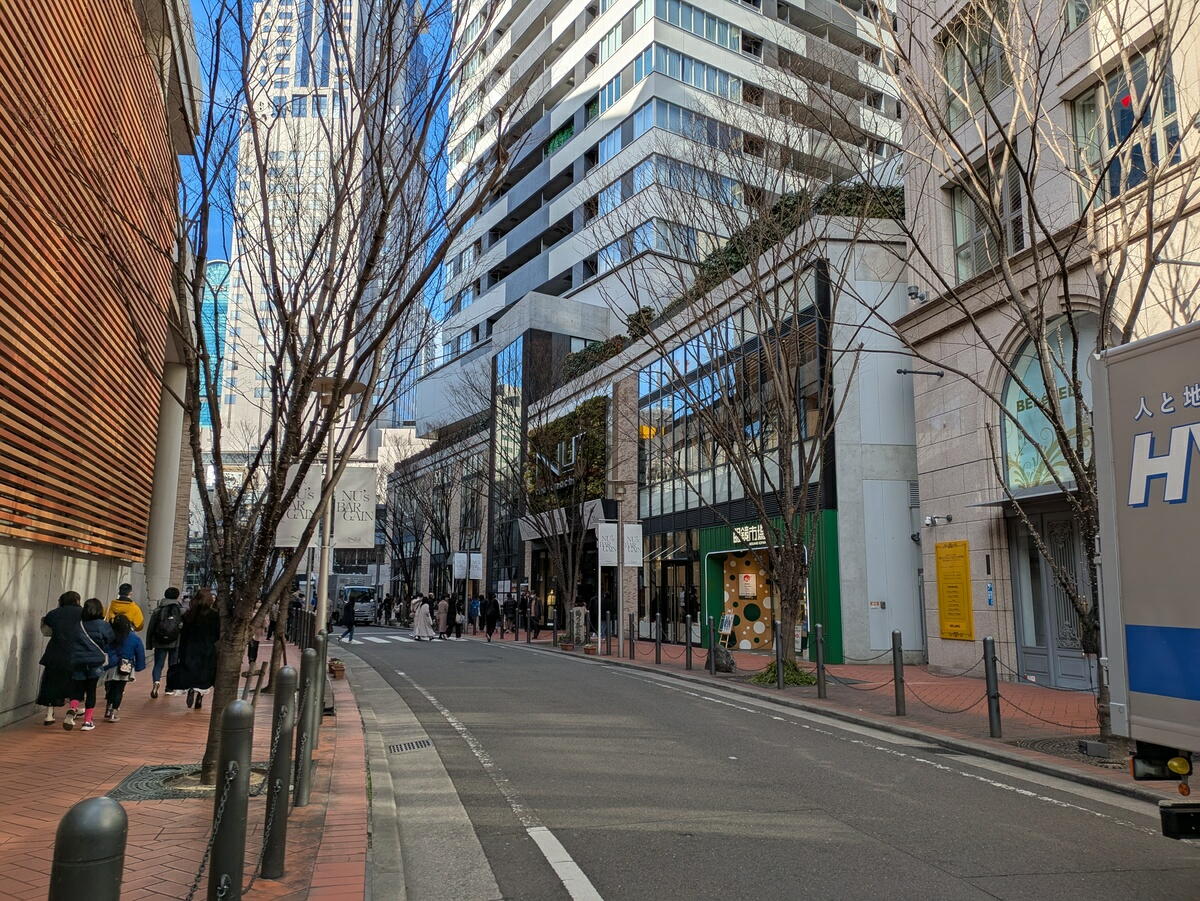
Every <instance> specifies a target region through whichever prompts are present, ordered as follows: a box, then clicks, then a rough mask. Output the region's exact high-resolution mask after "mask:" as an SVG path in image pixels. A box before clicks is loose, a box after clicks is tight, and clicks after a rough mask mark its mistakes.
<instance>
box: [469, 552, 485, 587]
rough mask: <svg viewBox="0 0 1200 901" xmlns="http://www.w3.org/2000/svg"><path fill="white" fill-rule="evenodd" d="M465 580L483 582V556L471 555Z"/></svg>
mask: <svg viewBox="0 0 1200 901" xmlns="http://www.w3.org/2000/svg"><path fill="white" fill-rule="evenodd" d="M467 578H469V579H475V580H476V581H483V554H472V555H471V560H470V566H469V567H468V573H467Z"/></svg>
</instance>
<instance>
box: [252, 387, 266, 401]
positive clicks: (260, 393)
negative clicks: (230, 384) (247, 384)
mask: <svg viewBox="0 0 1200 901" xmlns="http://www.w3.org/2000/svg"><path fill="white" fill-rule="evenodd" d="M254 396H255V397H256V398H260V399H261V398H264V397H266V396H267V389H266V388H255V389H254Z"/></svg>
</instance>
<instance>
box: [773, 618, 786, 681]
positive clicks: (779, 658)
mask: <svg viewBox="0 0 1200 901" xmlns="http://www.w3.org/2000/svg"><path fill="white" fill-rule="evenodd" d="M771 627H772V628H773V629H774V630H775V631H774V635H775V687H776V688H778V689H779V690H780V691H783V639H782V638H780V636H779V620H772V622H771Z"/></svg>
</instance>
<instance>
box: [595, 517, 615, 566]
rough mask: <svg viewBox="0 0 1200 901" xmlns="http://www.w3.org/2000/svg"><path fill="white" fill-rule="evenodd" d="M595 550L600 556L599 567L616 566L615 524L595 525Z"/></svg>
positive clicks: (602, 523) (600, 523)
mask: <svg viewBox="0 0 1200 901" xmlns="http://www.w3.org/2000/svg"><path fill="white" fill-rule="evenodd" d="M596 550H597V552H598V553H599V555H600V565H601V566H616V565H617V524H616V523H615V522H598V523H596Z"/></svg>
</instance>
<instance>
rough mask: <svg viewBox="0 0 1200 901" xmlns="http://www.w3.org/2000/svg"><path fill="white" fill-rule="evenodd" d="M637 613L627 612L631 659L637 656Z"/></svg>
mask: <svg viewBox="0 0 1200 901" xmlns="http://www.w3.org/2000/svg"><path fill="white" fill-rule="evenodd" d="M637 640H638V634H637V614H636V613H630V614H629V659H630V660H633V659H634V658H636V657H637Z"/></svg>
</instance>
